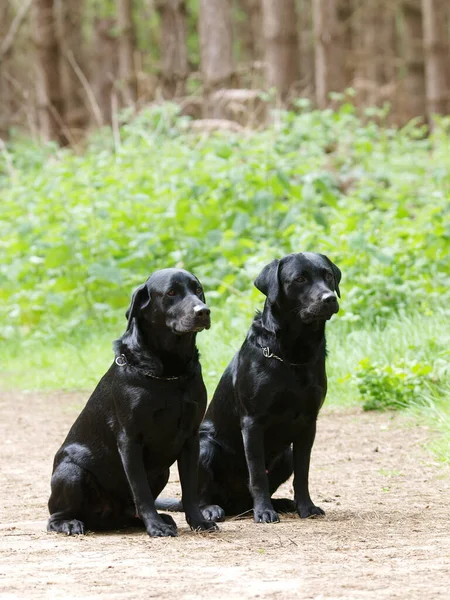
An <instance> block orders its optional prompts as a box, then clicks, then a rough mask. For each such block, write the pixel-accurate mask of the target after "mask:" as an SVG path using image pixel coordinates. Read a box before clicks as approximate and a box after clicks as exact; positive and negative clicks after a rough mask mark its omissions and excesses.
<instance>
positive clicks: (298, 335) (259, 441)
mask: <svg viewBox="0 0 450 600" xmlns="http://www.w3.org/2000/svg"><path fill="white" fill-rule="evenodd" d="M340 279H341V272H340V270H339V269H338V268H337V267H336V265H334V264H333V263H332V262H331V261H330V260H329V259H328V258H327V257H326V256H324V255H322V254H315V253H310V252H305V253H301V254H290V255H288V256H285V257H284V258H282V259H281V260H274V261H272V262H271V263H270V264H268V265H267V266H266V267H265V268H264V269H263V270H262V272H261V273H260V275H259V276H258V277H257V279H256V281H255V286H256V287H257V288H258V289H259V290H260V291H261V292H262V293H263V294H265V295H266V296H267V299H266V301H265V305H264V310H263V312H262V313H257V315H256V317H255V319H254V321H253V324H252V326H251V328H250V331H249V333H248V335H247V338H246V340H245V342H244V344H243V345H242V347H241V349H240V350H239V351H238V353H237V354H236V355H235V357H234V358H233V360H232V361H231V363H230V364H229V365H228V367H227V369H226V370H225V372H224V374H223V376H222V378H221V380H220V382H219V385H218V387H217V389H216V392H215V394H214V397H213V399H212V401H211V404H210V405H209V408H208V410H207V413H206V416H205V421H204V422H203V424H202V425H201V428H200V470H199V485H200V493H199V496H200V507H201V509H202V512H203V516H204V517H205V518H207V519H212V520H222V519H223V517H224V515H225V514H227V515H236V514H240V513H243V512H246V511H248V510H251V508H252V507H253V513H254V520H255V521H256V522H257V523H260V522H263V523H274V522H277V521H279V517H278V514H277V511H278V512H293V511H295V510H296V511H297V512H298V514H299V515H300V517H303V518H305V517H310V516H312V515H322V514H324V512H323V510H322V509H321V508H319V507H318V506H315V505H314V504H313V502H312V500H311V498H310V495H309V489H308V473H309V462H310V455H311V449H312V446H313V442H314V437H315V433H316V419H317V415H318V413H319V410H320V407H321V406H322V404H323V402H324V400H325V395H326V392H327V378H326V373H325V356H326V348H325V322H326V321H327V320H328V319H330V318H331V316H332V315H333V314H334V313H337V312H338V310H339V306H338V302H337V299H336V295H335V292H336V293H337V295H338V296H339V297H340V293H339V281H340ZM292 445H293V447H292ZM292 472H294V492H295V501H294V502H293V501H292V500H288V499H273V500H272V499H271V496H272V494H273V493H274V492H275V490H276V489H277V488H278V487H279V486H280V485H281V484H282V483H283V482H284V481H286V480H287V479H288V478H289V477H290V475H291V474H292ZM159 506H161V507H165V508H167V509H169V510H180V508H181V505H180V503H176V502H175V501H171V500H161V501H159Z"/></svg>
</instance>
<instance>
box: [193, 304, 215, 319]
mask: <svg viewBox="0 0 450 600" xmlns="http://www.w3.org/2000/svg"><path fill="white" fill-rule="evenodd" d="M194 314H195V316H196V317H200V318H203V319H206V318H209V316H210V315H211V311H210V310H209V308H208V307H207V306H206V305H205V304H202V305H197V306H194Z"/></svg>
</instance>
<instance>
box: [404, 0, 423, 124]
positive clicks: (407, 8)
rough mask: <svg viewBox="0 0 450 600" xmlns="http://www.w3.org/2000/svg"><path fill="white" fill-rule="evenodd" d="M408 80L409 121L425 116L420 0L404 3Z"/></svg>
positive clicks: (407, 106)
mask: <svg viewBox="0 0 450 600" xmlns="http://www.w3.org/2000/svg"><path fill="white" fill-rule="evenodd" d="M402 9H403V21H404V27H405V29H404V32H405V33H404V49H405V61H406V69H407V74H406V79H405V86H404V87H405V92H406V98H405V102H404V109H403V112H404V114H405V117H406V119H407V120H410V119H412V118H414V117H419V116H422V117H423V116H425V112H426V107H425V64H424V59H423V30H422V10H421V5H420V0H405V1H404V2H403V6H402Z"/></svg>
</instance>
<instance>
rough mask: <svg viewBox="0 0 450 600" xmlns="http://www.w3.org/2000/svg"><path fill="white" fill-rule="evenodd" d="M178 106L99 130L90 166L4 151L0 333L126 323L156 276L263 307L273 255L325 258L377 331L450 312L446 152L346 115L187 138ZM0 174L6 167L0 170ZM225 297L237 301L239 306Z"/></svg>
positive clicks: (439, 138)
mask: <svg viewBox="0 0 450 600" xmlns="http://www.w3.org/2000/svg"><path fill="white" fill-rule="evenodd" d="M187 125H188V124H187V121H186V119H183V118H178V117H177V115H176V109H175V108H174V107H173V106H171V105H165V106H162V107H157V108H152V109H149V110H146V111H143V112H142V113H141V114H140V115H139V116H138V117H137V118H136V119H135V120H133V121H131V122H129V123H125V124H124V125H123V127H122V128H121V132H120V141H119V140H118V139H117V138H114V136H113V135H112V133H111V131H110V130H108V129H106V130H103V131H101V132H99V133H97V134H96V135H95V136H94V137H93V138H92V140H91V143H90V145H89V147H88V149H87V151H86V153H85V154H84V155H83V156H77V155H75V154H73V153H71V152H69V151H55V149H54V148H35V147H28V148H25V147H24V145H23V144H19V145H17V146H16V147H15V146H14V145H13V146H12V147H11V148H10V151H9V152H10V155H9V157H10V162H11V164H10V165H9V167H8V168H7V167H6V164H5V166H4V167H3V168H4V171H5V174H4V175H3V177H2V178H1V181H0V186H1V187H0V193H1V197H2V208H1V216H0V249H1V252H2V255H3V259H4V260H2V261H1V267H0V288H1V291H0V299H1V307H0V316H1V318H2V321H3V322H4V324H5V325H4V326H3V327H2V329H1V331H0V336H2V337H11V336H14V337H15V336H17V335H18V333H19V334H29V333H30V332H31V333H33V334H36V335H42V334H43V335H46V336H47V335H50V333H51V332H55V331H56V334H57V335H59V334H60V333H62V332H64V333H73V332H74V331H78V330H79V328H80V327H85V328H86V329H87V330H89V329H91V328H92V327H93V326H99V327H103V326H106V325H110V324H113V325H114V324H116V323H120V322H122V320H123V311H124V308H125V307H126V306H127V303H128V300H129V296H130V291H131V289H132V288H133V287H134V286H136V285H137V284H139V283H140V282H141V281H142V280H143V279H145V278H146V277H147V276H148V274H149V273H150V272H151V271H153V270H154V269H156V268H160V267H164V266H168V265H178V266H183V267H186V268H188V269H190V270H192V271H194V272H195V273H196V274H197V276H198V277H200V279H202V281H203V282H204V284H205V287H206V289H207V290H208V297H209V299H210V301H213V303H214V304H215V305H223V304H224V303H225V304H226V303H227V302H233V301H234V300H235V299H236V298H235V297H238V298H239V297H241V298H243V297H245V298H246V299H247V300H248V299H250V298H253V299H254V298H256V297H257V295H256V292H255V291H253V292H252V291H251V285H250V282H251V281H252V279H253V277H254V276H255V275H256V274H257V272H258V271H259V269H260V268H261V267H262V266H263V265H264V264H265V263H266V262H268V261H269V260H271V259H272V258H273V257H274V256H281V255H283V254H286V253H288V252H296V251H301V250H315V251H319V252H323V253H325V254H328V255H329V256H330V257H331V258H332V259H333V260H334V261H335V262H336V263H337V264H338V265H339V266H340V267H341V268H342V271H343V273H344V279H343V282H342V291H343V294H344V298H345V300H344V302H343V311H342V312H343V314H342V316H340V319H345V320H348V321H351V322H354V323H355V322H357V321H360V322H361V323H364V324H367V323H368V322H372V323H374V322H382V321H383V320H386V318H388V317H389V316H392V315H394V314H398V313H399V312H401V311H405V310H406V311H410V310H417V309H419V310H421V311H422V312H424V313H427V312H428V313H431V312H432V311H433V310H434V309H435V307H436V306H438V305H441V306H446V305H448V299H449V286H448V282H449V279H448V274H449V267H448V247H449V244H448V241H449V233H450V227H449V222H450V220H449V212H450V209H449V202H448V198H449V189H450V175H449V173H450V152H449V140H448V138H447V137H446V136H445V135H444V134H443V133H442V134H441V133H436V134H435V137H434V138H431V139H419V140H417V139H415V137H416V136H415V135H413V134H414V129H412V130H411V128H409V129H407V130H405V131H396V130H393V129H392V130H390V129H385V128H382V127H379V126H378V125H376V124H375V123H371V122H369V123H367V124H366V125H363V123H362V122H361V121H360V120H359V119H358V118H357V117H356V116H355V115H354V113H353V110H352V108H351V107H350V106H349V105H344V106H343V107H342V108H341V109H340V111H338V112H336V113H335V112H332V111H323V112H319V111H313V112H304V113H303V114H300V115H296V114H294V113H278V114H277V115H276V116H275V124H274V125H273V126H272V127H270V128H269V129H267V130H264V131H258V132H248V133H246V134H245V135H238V134H232V133H230V132H227V133H226V134H225V133H223V134H221V133H217V134H215V135H212V136H204V135H193V134H192V133H190V132H189V130H188V127H187ZM0 168H1V165H0ZM233 297H234V298H233Z"/></svg>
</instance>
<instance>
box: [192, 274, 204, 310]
mask: <svg viewBox="0 0 450 600" xmlns="http://www.w3.org/2000/svg"><path fill="white" fill-rule="evenodd" d="M194 277H195V275H194ZM195 279H196V280H197V281H198V287H199V288H200V289H201V290H202V295H201V296H199V298H200V300H201V301H202V302H203V303H204V304H206V298H205V292H204V290H203V285H202V284H201V283H200V279H199V278H198V277H195Z"/></svg>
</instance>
